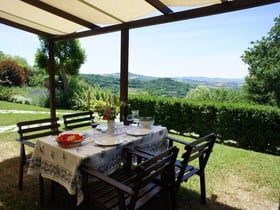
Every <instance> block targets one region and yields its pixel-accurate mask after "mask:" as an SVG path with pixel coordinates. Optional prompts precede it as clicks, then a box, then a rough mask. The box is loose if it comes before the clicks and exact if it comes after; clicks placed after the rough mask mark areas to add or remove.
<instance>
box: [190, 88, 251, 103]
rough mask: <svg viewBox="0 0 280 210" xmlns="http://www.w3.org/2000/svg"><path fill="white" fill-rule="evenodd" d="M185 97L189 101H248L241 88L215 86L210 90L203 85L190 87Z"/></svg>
mask: <svg viewBox="0 0 280 210" xmlns="http://www.w3.org/2000/svg"><path fill="white" fill-rule="evenodd" d="M186 99H187V100H189V101H206V102H209V101H213V102H230V103H241V102H242V103H249V100H248V97H247V95H246V93H245V92H244V91H242V90H235V89H224V88H215V89H212V90H210V89H209V88H207V87H203V86H198V87H196V88H194V89H190V91H189V92H188V94H187V96H186Z"/></svg>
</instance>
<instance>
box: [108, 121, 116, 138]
mask: <svg viewBox="0 0 280 210" xmlns="http://www.w3.org/2000/svg"><path fill="white" fill-rule="evenodd" d="M114 132H115V120H107V133H108V134H109V135H113V134H114Z"/></svg>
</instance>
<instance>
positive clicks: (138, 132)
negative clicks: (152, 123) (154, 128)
mask: <svg viewBox="0 0 280 210" xmlns="http://www.w3.org/2000/svg"><path fill="white" fill-rule="evenodd" d="M150 132H151V130H149V129H146V128H131V129H129V130H127V131H126V133H127V134H128V135H132V136H145V135H147V134H149V133H150Z"/></svg>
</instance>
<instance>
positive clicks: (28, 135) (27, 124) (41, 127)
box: [17, 118, 60, 190]
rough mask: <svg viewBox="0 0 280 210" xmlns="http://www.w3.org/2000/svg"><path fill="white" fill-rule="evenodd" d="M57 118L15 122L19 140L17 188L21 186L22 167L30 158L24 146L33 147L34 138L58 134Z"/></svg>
mask: <svg viewBox="0 0 280 210" xmlns="http://www.w3.org/2000/svg"><path fill="white" fill-rule="evenodd" d="M59 126H60V125H59V124H58V118H55V119H51V118H46V119H39V120H31V121H24V122H19V123H17V127H18V133H19V138H18V139H17V141H18V142H20V158H19V180H18V188H19V190H22V188H23V169H24V165H29V163H30V159H28V158H27V156H26V151H25V146H29V147H33V148H34V147H35V144H36V140H37V139H38V138H40V137H45V136H49V135H58V134H59V130H58V128H59Z"/></svg>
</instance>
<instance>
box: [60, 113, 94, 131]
mask: <svg viewBox="0 0 280 210" xmlns="http://www.w3.org/2000/svg"><path fill="white" fill-rule="evenodd" d="M62 117H63V122H64V130H73V129H75V128H81V127H86V126H93V123H94V116H93V112H92V111H86V112H78V113H73V114H65V115H63V116H62Z"/></svg>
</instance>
